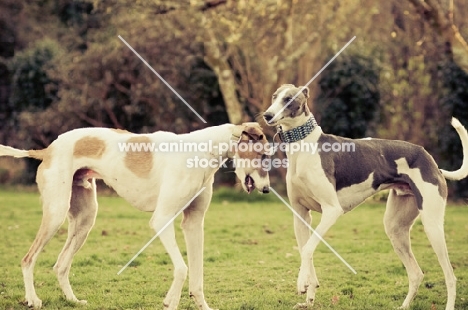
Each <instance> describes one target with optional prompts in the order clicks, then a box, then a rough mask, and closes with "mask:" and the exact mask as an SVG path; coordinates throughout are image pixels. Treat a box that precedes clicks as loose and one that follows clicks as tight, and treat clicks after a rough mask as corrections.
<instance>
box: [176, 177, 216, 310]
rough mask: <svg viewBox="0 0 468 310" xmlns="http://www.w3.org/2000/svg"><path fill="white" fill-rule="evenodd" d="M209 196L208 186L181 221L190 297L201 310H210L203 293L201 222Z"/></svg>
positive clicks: (210, 188) (210, 192) (209, 188)
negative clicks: (185, 247)
mask: <svg viewBox="0 0 468 310" xmlns="http://www.w3.org/2000/svg"><path fill="white" fill-rule="evenodd" d="M211 195H212V187H211V186H210V187H207V189H206V190H205V191H204V192H203V193H201V194H200V196H198V197H197V198H196V199H195V200H194V201H193V203H192V204H191V205H190V206H189V207H188V208H187V209H186V210H185V211H184V220H183V221H182V229H183V231H184V235H185V242H186V245H187V255H188V264H189V290H190V296H191V297H192V298H193V299H194V301H195V303H196V304H197V306H198V308H199V309H201V310H211V308H210V307H209V306H208V304H207V303H206V301H205V296H204V293H203V220H204V218H205V212H206V210H207V209H208V206H209V204H210V201H211Z"/></svg>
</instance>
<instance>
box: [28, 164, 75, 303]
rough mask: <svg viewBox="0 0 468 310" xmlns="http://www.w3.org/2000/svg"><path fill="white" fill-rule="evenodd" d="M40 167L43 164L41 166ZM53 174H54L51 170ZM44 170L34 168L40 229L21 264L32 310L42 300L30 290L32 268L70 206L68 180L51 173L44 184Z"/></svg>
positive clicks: (31, 285)
mask: <svg viewBox="0 0 468 310" xmlns="http://www.w3.org/2000/svg"><path fill="white" fill-rule="evenodd" d="M41 165H43V163H42V164H41ZM55 172H56V171H55ZM44 174H45V171H44V169H43V167H41V166H40V167H39V169H38V177H37V183H38V185H39V190H40V192H41V196H42V205H43V215H42V222H41V226H40V227H39V231H38V232H37V235H36V238H35V240H34V242H33V244H32V245H31V248H30V249H29V251H28V253H27V254H26V255H25V256H24V257H23V259H22V261H21V269H22V272H23V279H24V286H25V290H26V302H27V303H28V306H30V307H33V308H35V309H39V308H41V307H42V301H41V300H40V299H39V297H37V294H36V290H35V288H34V265H35V264H36V261H37V258H38V256H39V254H40V253H41V251H42V249H43V248H44V246H45V245H46V244H47V243H48V242H49V240H50V239H51V238H52V237H53V236H54V235H55V233H56V232H57V230H58V229H59V228H60V226H61V225H62V224H63V222H64V221H65V218H66V216H67V212H68V209H69V207H70V195H71V193H70V192H71V177H70V178H69V180H70V181H68V179H67V178H66V177H64V178H63V180H64V181H62V177H63V176H61V179H60V180H56V179H54V178H53V176H55V175H59V174H57V173H51V175H50V177H49V178H47V184H45V179H46V177H45V175H44Z"/></svg>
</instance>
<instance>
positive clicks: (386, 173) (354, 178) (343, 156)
mask: <svg viewBox="0 0 468 310" xmlns="http://www.w3.org/2000/svg"><path fill="white" fill-rule="evenodd" d="M323 143H330V144H332V143H340V144H342V143H354V144H355V151H354V152H326V153H325V152H321V153H320V159H321V161H322V167H323V169H324V171H325V174H326V176H327V178H328V180H329V181H330V182H331V183H332V184H333V185H334V186H335V189H336V191H339V190H340V189H342V188H345V187H349V186H351V185H353V184H358V183H362V182H364V181H365V180H366V179H367V178H368V177H369V175H370V174H371V173H372V172H373V173H374V181H373V182H372V187H373V188H374V189H375V190H377V189H378V188H379V187H380V186H381V185H385V184H393V183H406V184H409V186H410V188H411V190H412V191H413V193H414V195H415V198H416V201H417V203H418V208H419V209H422V199H423V198H422V195H421V193H420V191H419V189H418V188H417V186H416V184H415V183H414V182H413V181H412V180H411V178H410V177H409V175H407V174H399V173H398V172H397V164H396V162H395V161H396V160H397V159H400V158H404V159H405V160H406V161H407V163H408V166H409V167H410V168H411V169H419V171H420V172H421V176H422V179H423V180H424V182H428V183H431V184H434V185H436V186H438V188H439V194H440V195H441V196H442V197H446V196H447V185H446V183H445V179H444V178H443V176H442V174H441V173H440V171H439V169H438V167H437V164H436V163H435V161H434V159H433V158H432V156H431V155H430V154H429V153H428V152H427V151H426V150H425V149H424V148H423V147H421V146H418V145H415V144H412V143H409V142H405V141H393V140H382V139H372V140H362V139H361V140H353V139H348V138H343V137H338V136H334V135H330V134H322V135H321V136H320V138H319V140H318V144H319V147H320V148H321V145H322V144H323ZM436 171H437V173H436Z"/></svg>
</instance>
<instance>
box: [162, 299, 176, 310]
mask: <svg viewBox="0 0 468 310" xmlns="http://www.w3.org/2000/svg"><path fill="white" fill-rule="evenodd" d="M178 305H179V301H178V300H174V299H172V298H167V297H166V298H165V299H164V301H163V306H164V309H165V310H166V309H167V310H175V309H177V306H178Z"/></svg>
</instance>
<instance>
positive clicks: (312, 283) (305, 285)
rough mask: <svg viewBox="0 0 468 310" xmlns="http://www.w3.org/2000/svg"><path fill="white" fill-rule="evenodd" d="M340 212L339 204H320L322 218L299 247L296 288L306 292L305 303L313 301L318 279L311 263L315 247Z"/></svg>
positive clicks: (341, 211) (341, 210) (300, 291)
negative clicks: (299, 261)
mask: <svg viewBox="0 0 468 310" xmlns="http://www.w3.org/2000/svg"><path fill="white" fill-rule="evenodd" d="M342 214H343V209H342V208H341V207H339V206H336V207H333V206H324V205H322V219H321V221H320V223H319V225H318V226H317V228H316V229H315V232H314V233H313V234H312V235H311V236H310V238H309V240H308V241H307V243H306V244H305V245H304V246H303V247H302V249H301V268H300V270H299V276H298V279H297V290H298V292H299V293H301V294H303V293H305V292H307V300H306V303H307V304H310V303H312V302H313V301H314V298H315V291H316V289H317V286H318V281H317V280H316V279H317V276H316V275H315V269H314V266H313V263H312V259H313V255H314V252H315V249H316V248H317V246H318V244H319V243H320V241H321V238H323V236H324V235H325V234H326V232H327V231H328V229H329V228H330V227H331V226H332V225H333V224H335V222H336V220H337V219H338V218H339V217H340V216H341V215H342Z"/></svg>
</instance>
